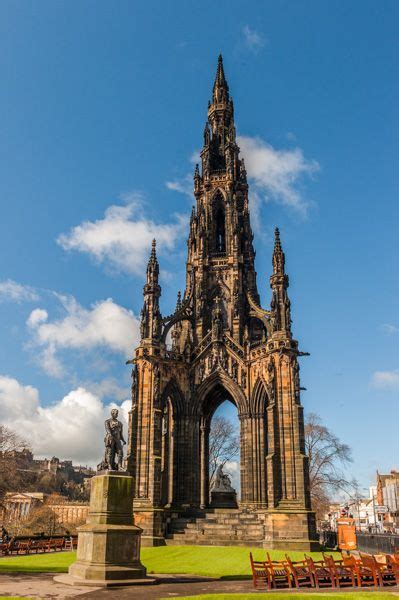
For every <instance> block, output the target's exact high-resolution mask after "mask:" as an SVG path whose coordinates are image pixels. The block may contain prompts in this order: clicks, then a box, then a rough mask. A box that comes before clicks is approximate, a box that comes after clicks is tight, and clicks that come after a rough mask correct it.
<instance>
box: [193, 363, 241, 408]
mask: <svg viewBox="0 0 399 600" xmlns="http://www.w3.org/2000/svg"><path fill="white" fill-rule="evenodd" d="M212 394H214V400H213V402H212V404H211V405H208V406H209V408H210V409H211V411H212V412H211V414H213V412H214V411H215V410H216V408H217V407H218V406H219V404H221V403H222V402H223V401H224V400H230V401H231V402H232V403H233V404H235V406H236V407H237V410H238V414H239V415H240V414H241V413H246V412H248V408H249V407H248V401H247V399H246V397H245V395H244V393H243V391H242V389H241V388H240V387H239V385H238V384H237V383H235V381H233V380H232V379H231V378H230V377H229V376H228V375H227V374H226V373H224V372H223V371H216V372H214V373H212V374H211V375H210V376H209V377H207V378H206V379H205V380H204V381H203V382H202V383H201V385H200V386H199V387H198V389H197V393H196V397H195V400H194V403H193V412H194V413H195V414H197V415H201V416H205V415H204V412H206V408H207V407H206V403H207V402H209V398H211V396H212Z"/></svg>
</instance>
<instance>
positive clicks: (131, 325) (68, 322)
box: [27, 295, 139, 377]
mask: <svg viewBox="0 0 399 600" xmlns="http://www.w3.org/2000/svg"><path fill="white" fill-rule="evenodd" d="M57 297H58V298H59V300H60V302H61V304H62V307H63V309H64V316H63V317H62V318H61V319H58V320H53V321H49V319H48V313H47V311H46V310H44V309H41V308H36V309H35V310H33V311H32V312H31V314H30V315H29V317H28V320H27V324H28V327H29V329H30V332H31V342H30V344H31V345H32V346H34V347H36V348H39V349H40V351H39V356H38V357H37V360H38V362H39V364H40V365H41V366H42V368H43V369H44V370H45V371H46V373H48V374H49V375H51V376H53V377H62V376H63V374H64V366H63V363H62V360H61V358H60V356H59V352H60V351H62V350H67V349H69V350H71V349H75V350H86V351H87V350H91V349H94V348H99V347H103V348H106V349H107V350H109V351H111V352H116V353H121V354H123V355H124V356H129V355H130V354H131V352H132V350H133V348H134V347H135V345H136V344H137V343H138V340H139V320H138V318H137V317H136V316H135V315H134V314H133V313H132V312H131V311H129V310H127V309H125V308H123V307H122V306H119V305H118V304H116V303H115V302H114V301H113V300H112V299H111V298H109V299H108V300H103V301H100V302H97V303H95V304H93V305H92V306H91V307H90V308H89V309H86V308H84V307H83V306H81V305H80V304H79V303H78V302H77V301H76V300H75V298H73V297H72V296H61V295H57Z"/></svg>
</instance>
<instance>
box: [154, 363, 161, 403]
mask: <svg viewBox="0 0 399 600" xmlns="http://www.w3.org/2000/svg"><path fill="white" fill-rule="evenodd" d="M160 380H161V373H160V370H159V367H158V366H155V368H154V398H158V396H159V386H160Z"/></svg>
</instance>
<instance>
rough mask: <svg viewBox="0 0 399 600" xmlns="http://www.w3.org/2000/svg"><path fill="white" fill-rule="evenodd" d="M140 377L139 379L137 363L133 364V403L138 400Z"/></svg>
mask: <svg viewBox="0 0 399 600" xmlns="http://www.w3.org/2000/svg"><path fill="white" fill-rule="evenodd" d="M138 379H139V374H138V369H137V365H133V368H132V400H133V403H135V402H137V392H138Z"/></svg>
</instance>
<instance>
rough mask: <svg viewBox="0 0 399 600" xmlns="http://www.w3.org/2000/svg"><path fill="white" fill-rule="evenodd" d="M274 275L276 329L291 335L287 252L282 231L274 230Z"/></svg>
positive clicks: (272, 279)
mask: <svg viewBox="0 0 399 600" xmlns="http://www.w3.org/2000/svg"><path fill="white" fill-rule="evenodd" d="M272 262H273V275H272V276H271V277H270V287H271V288H272V290H273V295H272V301H271V309H272V311H273V313H274V330H275V331H280V332H284V333H285V334H287V335H288V336H289V337H291V302H290V299H289V298H288V294H287V288H288V286H289V279H288V275H286V273H285V254H284V252H283V248H282V246H281V240H280V231H279V229H278V227H276V229H275V231H274V250H273V260H272Z"/></svg>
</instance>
